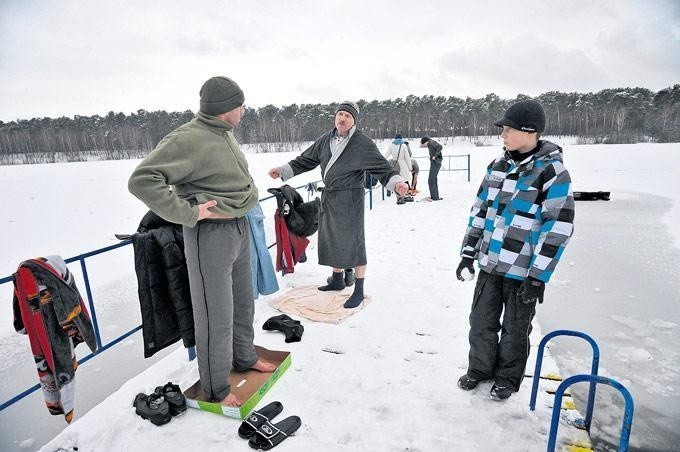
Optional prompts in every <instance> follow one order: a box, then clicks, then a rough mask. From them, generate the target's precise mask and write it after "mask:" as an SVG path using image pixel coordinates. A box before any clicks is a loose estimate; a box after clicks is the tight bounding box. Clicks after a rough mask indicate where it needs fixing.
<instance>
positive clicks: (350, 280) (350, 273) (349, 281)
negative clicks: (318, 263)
mask: <svg viewBox="0 0 680 452" xmlns="http://www.w3.org/2000/svg"><path fill="white" fill-rule="evenodd" d="M355 279H356V277H355V276H354V269H353V268H346V269H345V287H351V286H352V285H353V284H354V280H355ZM326 282H327V283H328V284H330V283H331V282H333V277H332V276H329V277H328V278H326Z"/></svg>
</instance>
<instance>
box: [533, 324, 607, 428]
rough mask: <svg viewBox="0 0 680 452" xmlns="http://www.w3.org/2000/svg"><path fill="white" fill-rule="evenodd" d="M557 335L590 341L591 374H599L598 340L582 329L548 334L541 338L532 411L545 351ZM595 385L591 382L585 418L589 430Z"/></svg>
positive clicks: (535, 370) (534, 405)
mask: <svg viewBox="0 0 680 452" xmlns="http://www.w3.org/2000/svg"><path fill="white" fill-rule="evenodd" d="M556 336H574V337H580V338H582V339H585V340H586V341H588V343H589V344H590V345H591V347H592V348H593V360H592V363H591V369H590V373H591V375H595V376H597V372H598V368H599V365H600V348H599V347H598V346H597V342H595V340H594V339H593V338H592V337H590V336H588V335H587V334H585V333H582V332H580V331H572V330H556V331H553V332H552V333H549V334H547V335H546V336H545V337H544V338H543V339H542V340H541V343H540V344H539V345H538V354H537V356H536V368H535V369H534V381H533V384H532V386H531V399H530V400H529V409H530V410H531V411H534V410H535V409H536V395H537V393H538V380H539V379H540V377H541V366H542V365H543V352H544V349H545V346H546V344H547V343H548V341H550V339H552V338H554V337H556ZM595 387H596V384H595V382H591V383H590V391H589V392H588V406H587V408H586V418H585V427H586V430H587V431H588V432H590V423H591V421H592V418H593V405H594V403H595Z"/></svg>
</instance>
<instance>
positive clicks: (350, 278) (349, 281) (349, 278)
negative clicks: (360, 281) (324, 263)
mask: <svg viewBox="0 0 680 452" xmlns="http://www.w3.org/2000/svg"><path fill="white" fill-rule="evenodd" d="M356 279H357V277H356V276H355V275H354V269H351V268H349V269H346V270H345V286H346V287H351V286H353V285H354V281H356Z"/></svg>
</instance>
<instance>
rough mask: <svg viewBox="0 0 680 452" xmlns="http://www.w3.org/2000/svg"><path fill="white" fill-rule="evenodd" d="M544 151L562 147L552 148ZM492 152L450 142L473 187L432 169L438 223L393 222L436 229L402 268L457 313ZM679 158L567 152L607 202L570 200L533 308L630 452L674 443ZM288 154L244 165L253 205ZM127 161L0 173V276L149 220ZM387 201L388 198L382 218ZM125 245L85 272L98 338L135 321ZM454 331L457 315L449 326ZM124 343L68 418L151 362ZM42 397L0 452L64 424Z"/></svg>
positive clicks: (1, 335)
mask: <svg viewBox="0 0 680 452" xmlns="http://www.w3.org/2000/svg"><path fill="white" fill-rule="evenodd" d="M555 141H556V142H558V143H560V140H559V139H556V140H555ZM499 149H500V148H499V147H474V146H470V145H466V144H464V143H459V142H456V143H455V145H450V144H449V145H447V146H446V149H445V151H444V153H445V154H451V153H455V154H461V153H470V154H471V155H472V181H471V182H470V183H467V181H466V180H465V179H464V176H463V174H462V173H455V174H454V173H445V172H442V173H441V174H440V186H441V191H442V196H443V197H444V198H445V200H444V202H442V203H441V204H438V205H439V206H440V208H441V209H442V210H441V213H439V214H438V215H437V216H436V217H434V216H433V217H432V218H431V219H430V220H428V218H427V217H414V218H407V217H408V216H409V215H416V214H415V213H411V212H423V210H422V206H413V207H414V208H415V207H418V208H419V210H415V209H412V210H405V209H402V210H400V211H398V215H399V216H401V217H402V219H403V221H402V223H409V222H413V223H414V224H416V225H418V224H421V225H422V224H423V223H426V224H427V227H434V228H437V229H438V230H440V231H441V237H442V238H441V239H439V241H438V245H439V246H438V247H436V249H433V248H432V246H431V245H430V244H428V243H425V242H423V243H420V242H419V243H417V244H409V245H408V249H409V250H410V252H412V253H413V255H414V256H417V257H418V259H422V260H424V261H426V262H427V261H429V260H430V259H433V261H432V262H431V264H430V265H432V263H433V262H437V263H436V264H434V267H428V268H425V267H416V269H415V270H413V271H411V273H412V276H411V279H412V281H411V282H412V283H414V282H415V283H416V285H417V284H418V283H423V284H439V285H442V286H446V285H449V286H450V287H451V288H450V289H446V290H448V291H449V292H450V293H451V296H452V297H454V298H456V300H457V299H458V296H460V299H461V300H462V301H456V302H457V303H458V302H459V303H461V304H464V305H465V307H469V300H468V295H469V292H470V291H471V289H470V288H469V286H465V285H458V283H457V282H456V281H454V280H453V279H451V280H449V278H452V270H453V269H452V268H451V267H452V266H453V265H455V264H456V263H457V252H458V248H459V246H460V240H461V239H462V232H463V230H464V225H465V222H466V218H467V213H468V209H469V206H470V205H471V203H472V200H473V196H474V194H475V192H476V189H477V186H478V184H479V181H480V179H481V175H482V173H483V171H484V168H485V166H486V164H487V163H488V161H489V160H490V159H491V158H492V157H493V156H495V155H496V154H497V153H498V152H499ZM414 150H416V152H420V150H419V149H417V148H414ZM678 156H680V145H678V144H638V145H593V146H574V145H570V146H566V151H565V165H566V166H567V168H568V169H569V170H570V172H571V174H572V178H573V180H574V188H575V190H581V191H584V190H606V191H611V192H612V200H611V201H609V202H603V201H597V202H578V203H577V205H576V209H577V210H576V222H575V235H574V237H573V239H572V241H571V243H570V245H569V246H568V248H567V251H566V253H565V255H564V257H563V259H562V262H561V263H560V266H559V267H558V269H557V272H556V273H555V276H554V279H553V280H552V281H551V282H550V284H549V285H548V288H547V291H546V302H545V303H544V304H543V305H542V306H540V307H539V308H538V310H537V318H538V321H539V323H540V324H541V328H542V330H543V332H544V333H547V332H549V331H552V330H554V329H577V330H581V331H584V332H586V333H588V334H590V335H591V336H593V337H594V338H595V339H596V340H597V341H598V343H599V345H600V348H601V359H600V374H601V375H604V376H610V377H612V378H615V379H617V380H619V381H620V382H622V383H623V384H624V385H626V386H627V387H628V389H629V390H630V391H631V393H632V394H633V397H634V399H635V404H636V407H635V409H636V411H635V418H634V424H633V430H632V436H631V446H632V447H631V450H638V451H662V450H670V449H671V448H672V447H673V445H675V444H678V443H679V442H680V436H679V434H678V433H677V432H676V431H675V428H676V427H677V425H679V424H680V408H679V407H680V384H679V383H678V381H680V355H679V353H680V352H679V351H678V350H680V309H678V306H680V299H679V298H680V295H679V294H680V291H679V290H678V289H679V287H678V282H677V281H678V279H679V278H678V268H679V267H678V264H677V259H676V258H675V257H676V256H677V255H678V253H679V252H680V249H679V247H678V243H680V241H679V240H678V235H679V233H680V231H679V230H678V227H677V224H678V222H679V220H680V215H679V214H678V209H679V206H678V203H677V200H676V199H674V198H672V196H676V195H677V193H680V160H679V159H678ZM289 157H290V154H249V155H248V159H249V162H250V165H251V172H252V173H253V175H254V177H255V179H256V182H257V184H258V187H259V188H260V192H261V196H263V193H264V192H265V190H266V188H267V187H270V186H275V185H277V184H276V183H275V182H272V181H270V180H269V179H267V177H266V170H267V169H268V168H269V167H270V166H272V165H273V164H274V163H280V162H283V161H285V160H287V159H288V158H289ZM136 164H137V162H136V161H116V162H88V163H72V164H54V165H34V166H15V167H12V166H4V167H0V189H1V190H2V192H3V194H4V197H3V199H4V201H3V216H2V218H1V219H0V232H1V234H0V249H2V250H3V252H2V255H1V256H0V276H6V275H9V274H11V273H12V272H13V271H14V270H15V268H16V266H17V264H18V263H19V262H20V261H21V260H23V259H26V258H29V257H34V256H37V255H45V254H53V253H55V254H62V255H63V256H72V255H75V254H79V253H82V252H85V251H88V250H90V249H94V248H100V247H103V246H107V245H110V244H113V243H115V242H116V240H115V239H114V238H113V234H114V233H121V232H128V233H129V232H133V231H134V230H135V229H136V227H137V223H138V221H139V219H140V218H141V216H142V215H143V214H144V213H145V211H146V209H145V208H144V206H143V205H141V203H139V202H138V201H136V200H135V199H134V198H133V197H132V196H131V195H129V194H128V193H127V190H126V181H127V177H128V175H129V174H130V172H131V171H132V169H133V168H134V166H135V165H136ZM426 177H427V174H426V173H424V174H421V183H420V188H421V189H422V190H424V191H425V192H426V191H427V189H426ZM306 179H307V180H314V179H318V174H317V173H312V174H309V175H308V177H307V178H306ZM304 181H305V178H302V177H299V178H296V179H294V180H293V183H294V184H295V185H300V184H302V183H303V182H304ZM388 199H389V198H388ZM392 202H393V201H392V200H389V203H390V206H389V207H390V208H393V206H392V205H391V204H392ZM394 208H395V209H396V206H394ZM400 208H401V207H400ZM406 209H409V206H407V207H406ZM444 209H445V210H444ZM268 214H270V213H269V212H268ZM370 215H371V214H367V217H366V218H367V230H368V229H369V228H370V229H371V230H372V231H373V232H372V233H371V234H372V236H373V237H375V238H376V240H377V239H378V238H379V237H380V236H381V235H383V232H382V231H383V230H384V228H387V227H388V225H387V224H378V225H371V221H370V218H371V216H370ZM418 215H420V213H419V214H418ZM435 222H436V223H435ZM409 224H410V223H409ZM414 228H415V226H414ZM411 230H413V228H412V229H411ZM268 233H269V231H268ZM400 246H407V245H400ZM126 248H127V249H123V250H121V251H120V252H116V255H114V256H110V258H108V257H107V259H103V260H102V262H101V263H99V264H97V263H95V264H94V265H101V266H102V267H101V272H98V274H100V275H101V274H102V273H103V274H104V275H105V276H104V277H103V279H101V280H99V284H100V285H101V286H100V287H99V288H98V289H97V290H99V291H100V292H101V293H102V294H105V295H102V297H104V299H103V300H102V304H103V305H105V306H106V308H102V310H103V313H102V315H104V316H106V315H109V316H111V319H112V320H111V321H110V322H108V325H109V326H108V327H107V328H109V330H110V331H109V333H110V334H111V335H112V336H113V335H114V334H119V332H122V331H124V330H125V328H128V329H129V327H131V326H134V325H135V323H136V322H137V321H138V318H139V310H138V306H137V300H136V294H135V291H136V287H135V285H134V273H133V272H132V271H133V270H132V268H131V264H130V263H131V259H132V257H131V248H130V247H126ZM371 248H373V253H374V254H373V255H374V256H375V255H377V253H376V252H375V250H376V246H373V247H372V246H371V245H369V254H371ZM380 249H381V250H382V248H380ZM390 249H394V253H400V249H399V248H392V247H385V250H386V251H388V252H389V250H390ZM369 258H370V256H369ZM381 258H382V260H380V262H383V263H382V264H381V265H389V259H387V260H385V259H384V258H385V256H381ZM375 261H376V259H374V260H373V262H375ZM440 267H441V269H440V270H437V271H438V272H441V273H442V275H443V276H441V277H439V278H434V279H433V278H432V275H431V274H429V275H428V276H427V277H425V276H423V277H421V276H420V275H419V274H418V272H431V271H432V268H434V269H435V270H436V269H439V268H440ZM373 268H374V269H375V267H373ZM370 271H375V270H370ZM374 281H376V283H377V280H374ZM384 284H385V286H384V287H383V286H380V285H378V286H376V284H375V283H374V285H373V286H372V288H371V289H372V292H374V293H379V292H380V291H381V290H385V291H387V287H388V286H389V285H390V280H389V279H387V280H385V281H384ZM7 286H8V285H4V286H2V287H0V297H4V298H5V300H6V301H7V303H2V304H1V305H0V306H2V307H1V308H0V315H3V316H4V318H5V319H7V320H8V321H6V322H3V323H1V324H0V353H2V354H3V356H5V357H6V359H5V362H4V363H3V366H2V372H1V373H0V376H1V377H2V381H3V383H2V385H0V392H1V394H0V396H1V398H2V400H3V401H4V400H7V399H8V398H9V397H11V396H12V395H14V394H15V393H16V392H19V390H21V389H22V388H23V387H26V386H28V385H33V384H34V383H35V382H36V381H37V378H36V377H35V375H34V373H35V371H34V370H33V369H32V366H31V359H30V356H29V355H30V352H29V350H28V345H27V341H26V340H25V338H24V337H21V336H18V335H16V334H15V333H14V332H13V330H12V327H11V322H9V319H10V318H11V309H10V308H9V306H10V303H9V301H10V297H11V294H10V292H11V291H10V290H9V289H10V287H7ZM80 287H81V290H82V285H80ZM416 290H417V289H416ZM444 292H445V293H446V291H444ZM95 296H96V294H95ZM121 312H125V313H126V315H125V316H122V315H120V313H121ZM128 314H129V315H128ZM465 321H466V318H461V319H458V318H457V319H456V322H463V323H464V322H465ZM462 328H464V325H462ZM136 336H138V335H136ZM135 340H136V339H135V338H134V336H133V338H131V339H130V341H129V342H128V343H125V344H123V345H122V346H121V347H120V348H119V349H118V350H117V351H116V350H112V351H108V352H106V354H105V355H102V358H97V359H96V360H93V361H91V362H90V363H88V364H86V365H85V366H83V367H82V368H81V369H79V371H78V378H79V382H80V383H82V384H80V385H79V386H78V395H77V404H78V405H77V410H78V413H77V414H78V415H80V414H83V413H84V412H85V411H87V410H88V409H89V408H90V407H91V406H92V405H93V404H94V403H96V402H97V401H98V400H101V399H102V398H103V397H105V396H106V395H107V394H109V393H110V392H111V391H112V390H114V389H115V388H117V387H118V386H120V385H121V384H123V382H124V381H125V380H127V379H128V378H130V377H131V376H132V375H135V374H136V373H138V372H139V371H140V370H141V369H143V368H145V367H146V366H148V365H149V364H150V362H148V361H142V360H140V359H139V356H136V355H141V352H140V348H141V347H140V346H139V344H138V343H137V342H135ZM460 340H463V341H464V340H465V339H464V338H462V339H460ZM554 343H555V347H554V348H553V351H552V354H553V356H554V357H555V359H556V360H557V362H558V364H560V367H561V369H562V373H563V375H571V374H574V373H587V371H588V370H589V369H590V361H589V360H590V350H589V347H584V346H582V345H581V344H580V343H579V342H578V341H576V340H575V339H573V338H568V339H560V340H555V341H554ZM462 347H463V348H464V347H465V345H464V344H463V346H462ZM130 351H134V353H130ZM106 355H109V357H108V358H111V361H113V362H115V363H117V367H116V372H111V369H110V368H107V366H106V365H105V364H104V363H103V362H102V363H98V360H106V359H108V358H107V356H106ZM135 358H137V359H135ZM459 364H460V363H458V362H456V363H454V364H453V368H452V369H446V372H450V371H452V370H453V372H455V373H456V374H457V373H458V372H459V369H458V368H457V367H459ZM463 364H465V363H463ZM442 366H444V367H446V364H444V363H442ZM16 380H19V381H16ZM93 381H101V383H102V384H101V385H100V387H96V385H94V387H93V385H91V384H89V383H84V382H93ZM600 388H601V389H598V393H599V395H600V399H598V403H599V404H598V405H596V407H595V427H594V428H593V433H594V435H593V436H597V437H602V438H603V442H602V443H601V447H602V448H604V449H606V447H607V446H606V443H607V442H610V443H617V441H618V433H619V429H620V426H621V417H620V416H621V413H622V410H621V409H620V406H621V404H620V403H619V401H618V398H619V397H618V393H614V392H613V391H609V390H608V388H606V387H600ZM39 397H40V396H39V395H38V394H34V395H33V396H31V399H34V400H33V401H27V402H26V403H24V402H22V403H20V404H17V405H15V406H13V407H11V408H9V409H7V410H5V411H3V412H2V413H0V419H1V420H2V422H1V424H2V426H1V427H0V437H1V438H2V439H1V440H0V446H1V447H0V449H2V450H33V449H35V448H37V447H39V446H40V445H41V444H43V443H45V442H46V441H47V440H48V439H49V438H51V437H52V436H54V435H55V434H56V433H58V432H59V431H60V430H61V429H62V428H63V427H64V425H65V424H64V422H63V419H62V418H60V417H51V416H49V415H48V414H47V412H46V410H45V409H44V408H43V407H41V401H40V398H39ZM26 416H35V418H36V419H39V420H40V423H41V425H42V426H43V427H42V429H43V431H42V432H36V431H35V429H34V428H33V426H32V425H31V424H30V423H29V424H28V425H23V426H21V427H18V425H20V424H21V421H20V420H21V419H24V420H25V419H26ZM17 419H18V420H17ZM31 439H32V442H31V441H30V440H31Z"/></svg>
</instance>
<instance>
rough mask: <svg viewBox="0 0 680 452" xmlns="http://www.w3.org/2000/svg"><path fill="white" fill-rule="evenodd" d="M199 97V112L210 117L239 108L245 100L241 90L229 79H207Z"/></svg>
mask: <svg viewBox="0 0 680 452" xmlns="http://www.w3.org/2000/svg"><path fill="white" fill-rule="evenodd" d="M200 95H201V111H202V112H203V113H205V114H208V115H212V116H215V115H219V114H222V113H226V112H228V111H231V110H233V109H234V108H237V107H240V106H241V105H243V103H244V102H245V100H246V99H245V96H244V95H243V90H242V89H241V88H240V87H239V86H238V85H237V84H236V82H235V81H233V80H232V79H230V78H229V77H212V78H210V79H208V81H207V82H205V83H204V84H203V86H202V87H201V91H200Z"/></svg>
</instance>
